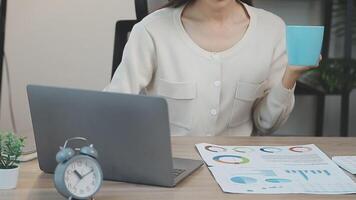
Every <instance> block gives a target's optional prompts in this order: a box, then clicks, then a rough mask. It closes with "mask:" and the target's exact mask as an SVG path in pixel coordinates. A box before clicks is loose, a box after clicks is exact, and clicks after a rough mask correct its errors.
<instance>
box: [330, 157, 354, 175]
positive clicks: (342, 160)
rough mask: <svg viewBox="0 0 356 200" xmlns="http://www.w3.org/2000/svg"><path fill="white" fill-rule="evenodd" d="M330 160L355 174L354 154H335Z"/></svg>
mask: <svg viewBox="0 0 356 200" xmlns="http://www.w3.org/2000/svg"><path fill="white" fill-rule="evenodd" d="M332 160H333V161H334V162H335V163H336V164H337V165H339V166H340V167H341V168H343V169H344V170H346V171H348V172H350V173H351V174H356V156H335V157H332Z"/></svg>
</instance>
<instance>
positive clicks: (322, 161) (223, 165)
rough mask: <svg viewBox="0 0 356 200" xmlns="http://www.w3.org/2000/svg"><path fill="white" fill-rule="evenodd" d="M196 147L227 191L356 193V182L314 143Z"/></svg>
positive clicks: (253, 192)
mask: <svg viewBox="0 0 356 200" xmlns="http://www.w3.org/2000/svg"><path fill="white" fill-rule="evenodd" d="M196 147H197V149H198V151H199V153H200V155H201V157H202V158H203V160H204V161H205V163H206V164H207V165H208V168H209V170H210V171H211V173H212V174H213V176H214V178H215V180H216V181H217V182H218V184H219V185H220V187H221V189H222V190H223V191H224V192H228V193H250V194H285V193H306V194H350V193H356V183H354V182H353V180H352V179H351V178H350V177H348V176H347V175H346V174H345V173H344V172H343V171H342V170H341V169H340V168H339V167H338V166H337V165H336V164H335V163H334V162H332V161H331V160H330V159H329V158H328V157H327V156H326V155H325V154H324V153H323V152H322V151H321V150H320V149H319V148H318V147H317V146H315V145H313V144H311V145H301V146H218V145H214V144H206V143H202V144H197V145H196Z"/></svg>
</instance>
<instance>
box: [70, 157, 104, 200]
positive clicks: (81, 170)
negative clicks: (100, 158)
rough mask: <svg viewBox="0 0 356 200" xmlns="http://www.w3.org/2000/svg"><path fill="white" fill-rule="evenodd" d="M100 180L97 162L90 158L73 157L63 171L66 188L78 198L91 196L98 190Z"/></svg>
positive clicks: (100, 174) (100, 175)
mask: <svg viewBox="0 0 356 200" xmlns="http://www.w3.org/2000/svg"><path fill="white" fill-rule="evenodd" d="M101 182H102V173H101V170H100V168H99V166H98V164H97V162H96V161H95V160H93V159H90V158H86V157H77V158H73V159H72V160H70V163H69V164H68V165H67V168H66V169H65V172H64V183H65V186H66V188H67V190H68V191H69V192H70V193H71V194H72V195H74V196H76V197H79V198H86V197H91V196H93V195H94V194H95V193H96V192H97V191H98V189H99V187H100V185H101Z"/></svg>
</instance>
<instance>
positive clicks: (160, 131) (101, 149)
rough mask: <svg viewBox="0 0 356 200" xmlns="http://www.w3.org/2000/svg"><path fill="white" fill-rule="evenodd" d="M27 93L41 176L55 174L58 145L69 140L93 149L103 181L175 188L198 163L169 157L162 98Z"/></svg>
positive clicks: (32, 89) (37, 89) (43, 90)
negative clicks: (80, 139)
mask: <svg viewBox="0 0 356 200" xmlns="http://www.w3.org/2000/svg"><path fill="white" fill-rule="evenodd" d="M27 93H28V99H29V104H30V111H31V117H32V124H33V129H34V134H35V143H36V148H37V153H38V161H39V166H40V169H41V170H42V171H44V172H46V173H53V172H54V169H55V167H56V165H57V163H56V160H55V155H56V153H57V152H58V150H59V147H60V146H62V145H63V143H64V141H65V140H67V139H69V138H72V137H84V138H87V139H88V140H89V141H90V143H92V144H93V145H94V147H95V148H96V149H97V150H98V153H99V158H98V161H99V163H100V165H101V167H102V170H103V174H104V179H105V180H113V181H123V182H131V183H140V184H148V185H157V186H165V187H174V186H175V185H176V184H177V183H178V182H180V181H181V180H183V179H184V178H185V177H187V176H188V175H190V174H191V173H192V172H194V171H195V170H196V169H198V168H199V167H200V166H202V164H203V162H202V161H200V160H191V159H183V158H172V152H171V142H170V141H171V137H170V129H169V119H168V108H167V103H166V101H165V99H163V98H160V97H150V96H143V95H130V94H120V93H108V92H99V91H87V90H78V89H67V88H56V87H45V86H35V85H29V86H28V87H27ZM73 145H74V146H73V147H76V146H75V145H76V144H73ZM78 145H79V144H78ZM79 147H80V146H79Z"/></svg>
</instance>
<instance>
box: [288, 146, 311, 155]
mask: <svg viewBox="0 0 356 200" xmlns="http://www.w3.org/2000/svg"><path fill="white" fill-rule="evenodd" d="M289 150H290V151H293V152H297V153H304V152H309V151H311V150H312V149H311V148H310V147H300V146H295V147H291V148H289Z"/></svg>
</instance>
